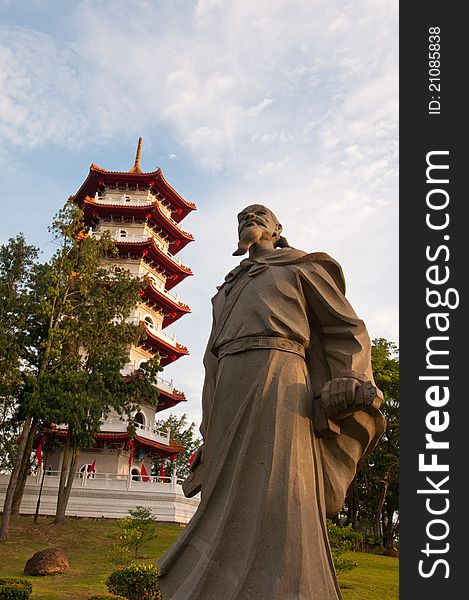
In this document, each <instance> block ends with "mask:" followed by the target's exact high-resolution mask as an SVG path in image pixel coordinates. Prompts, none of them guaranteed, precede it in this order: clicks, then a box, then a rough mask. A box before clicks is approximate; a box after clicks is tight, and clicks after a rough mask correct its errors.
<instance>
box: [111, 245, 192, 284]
mask: <svg viewBox="0 0 469 600" xmlns="http://www.w3.org/2000/svg"><path fill="white" fill-rule="evenodd" d="M115 245H116V246H117V248H118V249H119V252H121V253H123V252H128V253H130V254H133V255H134V256H142V255H143V256H148V258H150V259H151V260H152V261H153V262H155V263H157V264H159V265H160V266H161V267H162V268H164V270H165V271H166V272H167V273H168V274H169V276H168V279H167V280H166V289H167V290H170V289H171V288H173V287H174V286H175V285H177V284H178V283H180V282H181V281H182V280H183V279H185V278H186V277H187V276H188V275H192V271H191V269H190V268H189V267H186V266H184V265H183V264H181V263H179V262H178V260H176V259H175V258H172V257H171V256H170V255H169V254H167V253H166V252H164V251H163V250H161V248H160V247H159V246H158V244H157V243H156V242H155V240H154V239H153V238H148V239H147V240H142V241H138V242H132V241H127V240H126V239H125V238H123V239H119V240H115Z"/></svg>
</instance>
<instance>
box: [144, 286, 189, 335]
mask: <svg viewBox="0 0 469 600" xmlns="http://www.w3.org/2000/svg"><path fill="white" fill-rule="evenodd" d="M147 280H148V286H147V287H146V288H145V290H144V292H143V297H142V302H143V303H145V300H147V301H149V302H151V303H154V304H156V305H157V306H158V307H160V308H161V309H162V310H163V314H164V319H163V328H165V327H168V326H169V325H171V323H174V321H177V320H178V319H180V318H181V317H182V316H183V315H185V314H187V313H190V312H191V309H190V308H189V307H188V306H187V304H183V303H182V302H180V301H179V300H176V298H174V297H172V296H170V295H169V294H165V293H164V292H162V291H161V290H160V289H158V288H157V287H156V286H154V285H153V282H152V280H151V279H150V278H147ZM150 308H151V306H150Z"/></svg>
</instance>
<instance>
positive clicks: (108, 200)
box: [94, 192, 155, 206]
mask: <svg viewBox="0 0 469 600" xmlns="http://www.w3.org/2000/svg"><path fill="white" fill-rule="evenodd" d="M94 201H95V202H96V204H105V205H107V206H151V205H152V204H154V203H155V200H154V199H153V198H152V197H151V196H148V195H147V196H139V197H136V198H135V197H134V198H132V197H131V196H129V195H128V194H123V195H120V196H117V195H115V196H110V195H108V194H106V195H105V196H101V195H100V194H98V192H96V194H95V196H94Z"/></svg>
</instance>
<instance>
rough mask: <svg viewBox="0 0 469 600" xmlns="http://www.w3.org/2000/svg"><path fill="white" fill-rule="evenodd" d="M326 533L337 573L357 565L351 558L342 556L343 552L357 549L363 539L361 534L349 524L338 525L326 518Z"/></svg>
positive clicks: (344, 571) (349, 569)
mask: <svg viewBox="0 0 469 600" xmlns="http://www.w3.org/2000/svg"><path fill="white" fill-rule="evenodd" d="M327 535H328V537H329V545H330V547H331V552H332V558H333V560H334V566H335V570H336V571H337V573H338V574H339V573H347V572H348V571H351V570H352V569H355V567H357V566H358V565H357V563H356V562H355V561H353V560H351V559H347V558H343V556H342V555H343V554H345V552H348V551H351V550H357V549H358V548H359V546H360V544H361V542H362V540H363V536H362V535H361V534H360V533H358V532H357V531H354V530H353V529H352V526H351V525H348V526H347V527H339V526H338V525H335V524H334V523H332V521H330V520H329V519H328V520H327Z"/></svg>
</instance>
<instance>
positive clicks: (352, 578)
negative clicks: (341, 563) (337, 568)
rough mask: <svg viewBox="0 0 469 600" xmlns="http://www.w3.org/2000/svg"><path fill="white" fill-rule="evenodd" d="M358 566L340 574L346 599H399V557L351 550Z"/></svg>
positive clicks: (351, 555) (348, 555) (348, 556)
mask: <svg viewBox="0 0 469 600" xmlns="http://www.w3.org/2000/svg"><path fill="white" fill-rule="evenodd" d="M344 556H345V557H346V558H351V559H352V560H354V561H355V562H356V563H358V567H357V568H356V569H353V571H350V572H349V573H344V574H343V575H340V576H339V583H340V589H341V590H342V595H343V597H344V600H378V599H379V600H397V599H398V598H399V559H397V558H392V557H390V556H380V555H378V554H367V553H366V552H349V553H348V554H346V555H344Z"/></svg>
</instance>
